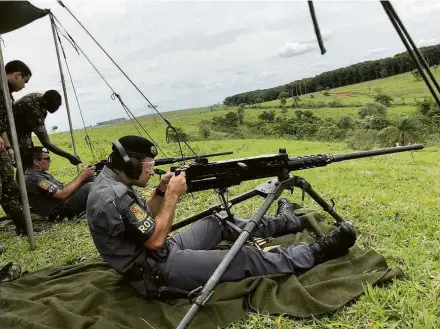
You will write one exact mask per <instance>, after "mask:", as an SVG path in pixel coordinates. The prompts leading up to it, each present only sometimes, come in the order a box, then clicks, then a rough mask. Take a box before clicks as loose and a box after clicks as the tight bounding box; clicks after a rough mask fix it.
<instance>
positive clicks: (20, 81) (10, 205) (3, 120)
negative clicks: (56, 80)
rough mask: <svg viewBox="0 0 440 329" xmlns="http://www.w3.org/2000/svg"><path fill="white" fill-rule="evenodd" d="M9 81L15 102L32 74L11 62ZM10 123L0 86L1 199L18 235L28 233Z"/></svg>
mask: <svg viewBox="0 0 440 329" xmlns="http://www.w3.org/2000/svg"><path fill="white" fill-rule="evenodd" d="M5 71H6V75H7V79H8V87H9V97H10V98H11V102H12V101H13V100H14V98H13V97H12V92H17V91H20V90H21V89H23V88H24V87H25V85H26V83H28V82H29V80H30V78H31V76H32V72H31V70H30V69H29V67H28V66H27V65H26V64H24V63H23V62H21V61H18V60H15V61H11V62H9V63H8V64H6V66H5ZM8 132H9V121H8V113H7V109H6V99H4V95H3V90H1V86H0V135H1V137H0V176H1V182H0V199H1V206H2V208H3V210H4V212H5V213H6V214H7V215H8V216H9V218H10V219H11V220H12V221H13V222H14V224H15V226H16V232H17V234H25V233H26V221H25V217H24V212H23V206H22V204H21V195H20V189H19V187H18V184H17V182H16V180H15V178H14V167H13V163H12V160H13V159H15V155H14V150H13V148H12V146H11V144H10V142H9V139H8Z"/></svg>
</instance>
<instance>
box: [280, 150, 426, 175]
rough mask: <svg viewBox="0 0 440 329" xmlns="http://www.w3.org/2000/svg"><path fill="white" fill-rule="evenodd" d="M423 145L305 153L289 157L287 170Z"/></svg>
mask: <svg viewBox="0 0 440 329" xmlns="http://www.w3.org/2000/svg"><path fill="white" fill-rule="evenodd" d="M423 147H424V146H423V145H422V144H414V145H407V146H396V147H388V148H382V149H377V150H369V151H361V152H353V153H345V154H335V155H330V154H316V155H307V156H303V157H296V158H289V161H288V169H289V171H294V170H302V169H310V168H316V167H325V166H327V165H328V164H330V163H333V162H340V161H346V160H353V159H360V158H367V157H372V156H376V155H384V154H391V153H398V152H406V151H411V150H420V149H422V148H423Z"/></svg>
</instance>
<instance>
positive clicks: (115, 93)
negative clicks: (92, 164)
mask: <svg viewBox="0 0 440 329" xmlns="http://www.w3.org/2000/svg"><path fill="white" fill-rule="evenodd" d="M54 18H55V20H56V22H57V23H56V25H55V26H56V29H57V30H58V32H59V33H60V34H61V35H62V36H63V37H64V38H66V39H70V40H71V43H73V45H74V48H75V50H77V51H79V52H80V53H81V54H83V55H84V57H85V58H86V59H87V61H88V62H89V63H90V65H91V66H92V67H93V68H94V69H95V71H96V72H97V73H98V75H99V76H100V77H101V79H102V80H103V81H104V82H105V84H106V85H107V86H108V87H109V88H110V90H111V91H112V95H111V98H112V99H113V100H114V99H118V100H119V102H120V104H121V106H122V108H123V109H124V111H125V112H126V113H127V115H128V117H129V119H130V120H131V122H132V124H133V125H134V127H135V128H136V130H137V131H138V133H139V135H140V136H142V133H141V132H140V131H139V128H138V127H137V126H136V124H135V123H134V121H136V122H137V124H138V125H139V127H140V128H141V129H142V130H143V131H144V133H145V134H146V135H147V136H148V137H149V138H150V140H151V141H152V142H153V143H154V144H155V145H156V147H157V149H158V150H159V151H160V152H161V153H162V154H163V155H164V156H165V157H167V155H166V154H165V152H164V151H163V150H162V149H161V148H160V147H159V145H158V143H157V142H156V141H155V140H154V139H153V137H152V136H151V135H150V134H149V133H148V132H147V131H146V130H145V128H144V127H143V126H142V124H141V123H140V122H139V120H138V119H137V118H136V117H135V116H134V114H133V113H132V112H131V110H130V109H129V108H128V106H127V105H126V104H125V102H124V101H123V100H122V98H121V96H120V95H119V94H118V93H117V92H116V91H115V90H114V89H113V87H112V86H111V85H110V84H109V83H108V81H107V80H106V79H105V78H104V76H103V75H102V73H101V72H100V71H99V70H98V68H97V67H96V66H95V65H94V64H93V62H92V61H91V60H90V58H89V57H88V56H87V55H86V53H85V52H84V51H83V50H82V48H81V47H80V46H79V45H78V43H76V41H75V40H74V39H73V38H72V36H71V35H70V34H69V33H68V32H67V30H66V29H65V28H64V27H63V26H62V24H61V23H60V21H59V20H58V19H57V18H56V17H55V16H54ZM57 25H59V26H60V27H61V28H62V29H63V30H64V32H65V34H67V36H68V37H67V36H66V35H65V34H64V33H62V31H61V30H60V27H59V26H57ZM133 120H134V121H133Z"/></svg>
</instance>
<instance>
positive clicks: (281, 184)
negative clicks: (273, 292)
mask: <svg viewBox="0 0 440 329" xmlns="http://www.w3.org/2000/svg"><path fill="white" fill-rule="evenodd" d="M294 187H299V188H301V189H302V190H303V197H304V193H307V194H308V195H310V197H311V198H312V199H313V200H315V201H316V203H318V204H319V205H320V206H321V207H322V208H323V209H324V210H325V211H326V212H328V213H329V214H330V215H331V216H332V217H333V218H334V219H335V224H336V225H337V224H338V223H339V222H343V221H344V220H343V218H342V217H341V216H340V215H339V214H338V213H337V212H336V211H335V210H334V202H333V201H332V204H331V205H329V204H328V203H326V202H325V200H324V199H323V198H322V197H321V196H320V195H319V194H318V193H317V192H316V191H315V190H313V188H312V186H311V185H310V184H309V183H308V182H307V181H306V180H305V179H304V178H302V177H298V176H291V177H290V176H288V178H287V179H285V180H281V181H280V180H278V179H274V180H270V181H268V182H266V183H264V184H261V185H259V186H257V187H256V188H255V189H253V190H251V191H249V192H246V193H244V194H242V195H239V196H237V197H235V198H233V199H231V200H229V201H228V202H226V199H225V198H224V195H223V198H222V201H223V203H222V204H220V205H217V206H214V207H211V208H209V209H207V210H205V211H203V212H200V213H198V214H196V215H193V216H191V217H188V218H186V219H184V220H182V221H180V222H178V223H176V224H174V225H173V226H172V228H171V230H172V231H174V230H176V229H179V228H182V227H184V226H186V225H188V224H191V223H194V222H196V221H197V220H199V219H202V218H204V217H206V216H209V215H213V214H216V213H219V212H220V211H222V210H225V211H226V212H227V214H228V215H227V216H226V217H229V216H233V215H232V214H231V213H230V211H229V209H230V208H231V207H232V206H233V205H236V204H238V203H240V202H243V201H245V200H248V199H250V198H252V197H254V196H261V197H264V198H265V200H264V202H263V204H262V206H261V207H260V208H259V209H258V211H257V212H256V213H255V214H254V215H253V216H252V217H251V218H250V219H249V221H248V223H247V224H246V226H245V227H244V229H243V230H240V229H239V228H238V227H236V225H235V224H233V223H232V222H231V221H229V220H226V222H228V223H230V224H228V225H231V224H232V226H231V227H233V226H235V227H236V228H237V229H239V230H240V231H241V233H240V235H239V236H238V238H237V240H235V242H234V244H233V245H232V247H231V248H230V250H229V251H228V253H227V254H226V256H225V258H223V260H222V261H221V263H220V264H219V266H218V267H217V268H216V269H215V271H214V273H213V274H212V275H211V277H210V278H209V280H208V281H207V282H206V284H205V286H204V287H203V289H202V290H201V291H200V293H199V294H198V296H197V298H196V299H195V302H194V304H193V305H192V306H191V307H190V309H189V311H188V312H187V313H186V315H185V316H184V318H183V319H182V321H181V322H180V323H179V325H178V326H177V327H176V328H177V329H183V328H186V327H187V326H188V325H189V324H190V322H191V321H192V319H193V318H194V317H195V316H196V314H197V312H198V311H199V309H200V308H201V307H203V305H205V304H206V302H207V301H208V300H209V299H210V298H211V296H212V295H213V293H214V288H215V287H216V285H217V284H218V282H219V281H220V279H221V278H222V276H223V274H224V273H225V271H226V270H227V268H228V267H229V265H230V264H231V262H232V260H233V259H234V258H235V256H236V255H237V254H238V252H240V250H241V248H242V247H243V245H244V244H245V243H246V242H247V241H248V240H249V238H250V237H251V233H252V232H253V231H254V229H255V228H256V227H258V225H259V223H260V221H261V219H262V217H263V216H264V214H265V213H266V211H267V210H268V209H269V207H270V206H271V205H272V203H273V202H274V201H275V200H276V199H278V198H279V197H280V195H281V193H282V192H283V191H284V190H291V191H293V189H294ZM225 208H226V209H225ZM231 218H233V217H231Z"/></svg>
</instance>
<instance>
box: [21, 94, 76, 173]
mask: <svg viewBox="0 0 440 329" xmlns="http://www.w3.org/2000/svg"><path fill="white" fill-rule="evenodd" d="M61 103H62V100H61V95H60V94H59V93H58V92H57V91H56V90H48V91H46V92H45V93H44V94H42V93H32V94H28V95H26V96H24V97H22V98H20V99H19V100H17V101H16V102H15V103H14V118H15V122H16V126H17V135H18V143H19V145H20V152H21V155H22V158H23V159H25V160H24V162H25V165H27V163H28V162H29V161H31V162H32V159H30V155H29V151H30V149H31V148H32V147H33V146H34V143H33V142H32V133H35V134H36V135H37V137H38V139H39V140H40V143H41V144H42V145H43V146H44V147H45V148H47V149H48V150H49V151H51V152H53V153H55V154H57V155H59V156H62V157H64V158H66V159H68V160H69V161H70V163H71V164H73V165H78V164H80V163H81V160H80V159H79V158H78V157H77V156H75V155H73V154H70V153H68V152H65V151H63V150H62V149H60V148H59V147H57V146H56V145H55V144H53V143H52V142H51V141H50V139H49V135H48V133H47V130H46V126H45V120H46V116H47V112H49V113H55V112H56V111H57V110H58V109H59V107H60V106H61Z"/></svg>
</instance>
